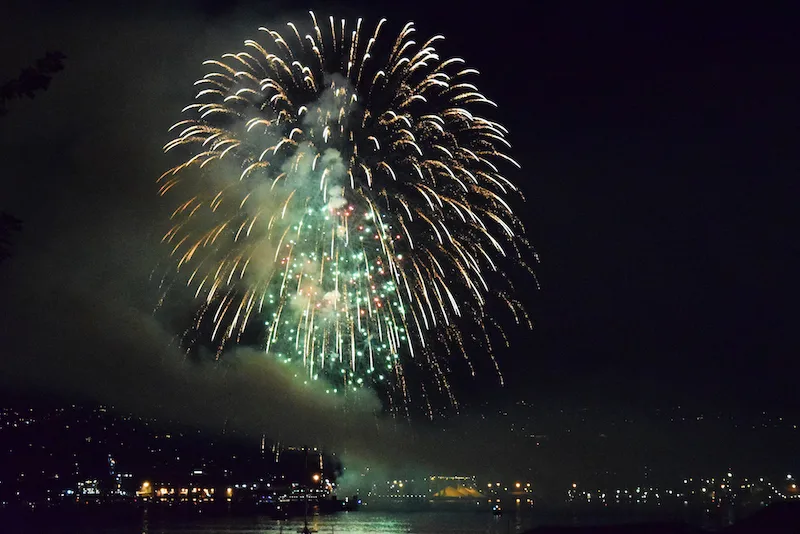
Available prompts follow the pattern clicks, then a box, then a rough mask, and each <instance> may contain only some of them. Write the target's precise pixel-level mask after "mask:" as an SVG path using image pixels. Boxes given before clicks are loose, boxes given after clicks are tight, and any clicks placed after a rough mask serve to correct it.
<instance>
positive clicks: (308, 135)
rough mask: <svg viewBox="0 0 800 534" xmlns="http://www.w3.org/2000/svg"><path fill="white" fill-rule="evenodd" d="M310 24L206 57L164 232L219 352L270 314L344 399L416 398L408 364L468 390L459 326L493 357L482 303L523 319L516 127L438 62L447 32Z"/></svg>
mask: <svg viewBox="0 0 800 534" xmlns="http://www.w3.org/2000/svg"><path fill="white" fill-rule="evenodd" d="M311 22H312V24H311V26H310V28H311V31H310V33H307V34H302V33H301V31H300V30H299V29H298V27H297V26H295V25H294V24H293V23H289V24H288V25H287V26H288V28H287V31H286V32H284V33H283V34H281V33H278V32H277V31H274V30H270V29H267V28H259V30H261V31H262V32H263V33H264V39H263V42H258V41H255V40H247V41H245V42H244V46H245V49H244V51H242V52H238V53H235V54H225V55H223V56H222V58H221V59H219V60H208V61H206V62H205V65H207V66H208V67H210V70H211V72H209V73H208V74H206V75H205V76H203V78H201V79H200V80H198V81H197V82H196V83H195V85H196V86H197V88H198V93H197V96H196V98H195V102H194V103H192V104H191V105H189V106H187V107H186V108H184V110H183V112H184V113H185V114H186V115H187V116H188V118H186V119H185V120H182V121H180V122H178V123H177V124H175V125H174V126H173V127H172V128H171V131H173V132H175V135H176V137H175V139H174V140H172V141H171V142H169V143H168V144H167V145H166V146H165V150H166V151H168V152H175V153H178V154H180V157H181V160H180V161H181V162H180V164H178V165H177V166H175V167H174V168H172V169H171V170H169V171H168V172H166V173H164V175H162V176H161V178H160V179H159V186H160V189H159V193H160V194H161V195H162V196H167V197H169V198H173V199H177V200H176V207H175V210H174V212H173V213H172V217H171V219H172V221H171V228H170V229H169V231H167V233H166V234H165V235H164V237H163V242H164V243H167V244H168V246H169V250H170V251H171V255H172V257H173V258H174V260H175V262H174V265H175V267H176V268H177V273H178V276H179V279H180V280H182V282H181V283H185V284H186V285H187V286H188V287H190V288H191V289H192V290H193V292H194V296H195V298H196V299H197V300H198V301H199V302H200V303H201V304H200V307H199V311H198V313H197V315H196V323H195V328H199V327H200V325H201V324H204V322H205V323H208V324H210V325H211V327H209V330H210V335H211V338H212V340H213V342H214V344H215V346H216V347H217V356H218V357H219V355H220V354H221V353H222V351H223V349H224V348H225V346H226V344H227V343H229V342H234V343H235V342H237V341H238V340H239V339H240V337H241V336H242V333H243V332H244V330H245V328H246V327H247V326H248V325H258V328H260V329H262V332H263V348H264V351H265V352H266V353H267V354H269V355H272V356H274V357H277V358H278V359H280V360H281V361H285V362H300V363H301V364H302V366H303V368H304V370H305V373H306V374H307V377H308V379H309V380H318V379H325V380H326V381H327V383H328V384H329V386H328V388H329V391H331V392H333V391H342V390H347V389H351V388H358V387H360V386H376V385H377V386H381V385H382V387H384V388H386V389H390V390H391V391H393V392H394V394H395V395H397V396H398V398H399V396H402V398H403V399H406V400H407V399H408V396H409V387H408V384H407V380H406V373H405V371H404V366H408V364H409V363H410V362H413V363H414V364H415V365H417V366H420V367H421V368H423V369H425V372H426V373H427V374H428V375H429V376H430V377H433V381H434V383H435V387H437V388H438V389H439V390H440V391H443V392H444V393H445V394H447V395H449V396H450V398H451V400H452V401H453V402H455V400H454V399H453V398H452V394H450V392H449V391H450V387H449V385H448V381H447V370H448V369H449V362H450V360H452V359H453V358H452V357H451V349H450V348H451V347H454V348H455V350H456V351H458V352H460V353H461V355H460V356H459V358H460V357H463V358H464V360H465V361H466V365H468V366H469V368H470V369H472V364H471V361H470V359H469V358H468V357H467V355H466V350H465V347H464V340H463V339H462V338H463V334H462V330H461V326H463V325H464V324H466V323H469V322H474V323H475V324H477V325H478V328H474V327H470V329H469V331H477V332H479V333H480V337H481V338H482V339H481V342H482V343H483V345H484V346H485V348H486V350H487V352H489V354H490V357H491V358H492V360H493V361H494V356H493V354H492V352H491V346H490V344H489V335H488V333H487V323H489V324H492V325H494V326H495V327H497V328H499V326H498V325H497V323H496V322H494V321H492V320H490V319H489V318H488V316H487V314H486V312H485V309H486V304H487V300H489V299H500V301H501V302H504V305H505V306H507V307H508V308H509V309H510V311H511V314H512V315H513V317H514V319H515V321H516V322H523V323H528V319H527V316H526V315H525V312H524V310H523V309H522V306H521V305H520V303H519V302H518V301H517V300H516V299H514V298H513V294H512V292H513V286H511V285H510V282H509V281H508V279H507V278H506V277H505V276H504V275H503V273H502V272H500V271H499V267H500V265H501V264H502V261H501V260H502V258H503V257H508V258H511V259H512V260H514V261H521V257H522V255H521V252H520V245H522V246H523V247H524V246H526V245H527V243H526V242H525V240H524V236H523V235H522V234H523V233H524V232H523V228H522V225H521V223H520V222H519V220H518V219H517V218H516V217H515V216H514V214H513V213H512V210H511V208H510V206H509V202H508V201H507V198H508V197H509V196H513V195H519V193H518V191H517V187H516V186H515V185H514V184H513V183H512V182H511V181H510V180H508V179H507V178H506V177H505V176H504V175H503V170H502V169H516V168H518V167H519V165H518V164H517V163H516V162H515V161H514V160H513V159H512V158H511V157H509V156H508V155H506V153H505V151H506V150H507V149H509V148H510V145H509V143H508V141H507V140H506V135H507V130H506V129H505V128H504V127H503V126H501V125H500V124H498V123H497V122H494V121H492V120H490V119H488V118H484V117H483V115H482V112H483V110H490V109H491V108H493V107H495V104H494V103H493V102H491V101H490V100H488V99H487V98H486V97H484V96H483V95H482V94H481V93H480V92H479V91H478V89H477V88H476V86H475V85H474V84H473V81H474V78H475V77H476V75H477V74H478V72H477V71H476V70H474V69H470V68H466V67H465V66H464V61H463V60H462V59H460V58H451V59H446V60H443V59H441V58H440V57H439V55H438V54H437V52H436V50H435V49H434V46H433V45H434V43H436V42H437V41H439V40H441V39H443V37H442V36H440V35H437V36H434V37H432V38H430V39H428V40H426V41H424V42H423V43H422V44H421V45H420V44H418V43H417V42H416V41H415V40H413V39H412V37H413V34H414V33H415V29H414V26H413V23H411V22H409V23H408V24H406V25H405V26H404V27H403V28H402V30H401V31H400V33H399V35H397V37H396V38H394V39H393V40H391V39H389V40H386V41H384V40H382V39H381V30H382V28H383V26H384V23H385V20H381V21H380V22H379V23H378V24H377V26H376V27H375V28H374V30H372V31H370V32H368V33H367V32H366V31H364V30H362V24H361V19H359V20H358V21H357V23H356V25H355V27H353V28H349V27H348V25H347V22H346V21H345V20H339V21H336V20H334V18H333V17H331V18H330V19H329V20H328V21H327V22H326V23H325V24H322V25H320V24H318V22H317V19H316V17H315V16H314V14H313V13H311ZM524 250H527V249H524ZM500 286H502V287H500ZM528 324H529V323H528ZM473 337H474V336H473ZM434 346H439V347H440V348H441V347H446V350H434V349H433V347H434ZM443 352H444V354H442V353H443ZM495 368H496V369H497V373H498V376H499V377H500V380H501V381H502V375H500V370H499V368H498V367H497V365H496V364H495ZM422 391H423V395H424V396H425V397H426V401H427V397H428V394H427V393H426V392H425V388H424V386H423V388H422Z"/></svg>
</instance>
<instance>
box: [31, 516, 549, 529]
mask: <svg viewBox="0 0 800 534" xmlns="http://www.w3.org/2000/svg"><path fill="white" fill-rule="evenodd" d="M309 525H311V526H313V527H315V528H316V529H317V531H318V533H319V534H513V533H519V532H523V531H525V530H527V529H530V528H532V527H533V526H535V525H536V522H534V518H533V517H532V516H530V515H515V514H509V515H505V516H501V517H495V516H493V515H492V514H491V513H490V512H488V511H486V512H482V513H477V512H468V511H467V512H442V511H435V512H407V513H402V512H400V513H398V512H369V511H358V512H352V513H347V512H342V513H338V514H334V515H326V516H320V517H316V518H313V520H309ZM302 527H303V520H302V519H299V520H288V521H277V520H275V519H270V518H268V517H242V518H235V517H225V518H207V519H197V520H186V521H178V520H173V521H168V522H161V521H159V522H155V521H149V522H148V521H144V522H143V523H142V524H139V525H128V526H125V527H100V526H94V527H88V528H87V527H85V526H84V527H81V528H80V532H85V533H86V534H214V533H220V534H232V533H236V534H262V533H270V534H278V533H285V534H295V533H297V531H298V529H301V528H302ZM74 528H75V527H72V528H71V527H69V526H67V525H62V526H60V527H55V528H49V529H45V530H44V531H45V532H47V533H52V534H56V533H62V532H63V533H67V532H69V533H70V534H71V533H73V532H75V530H74Z"/></svg>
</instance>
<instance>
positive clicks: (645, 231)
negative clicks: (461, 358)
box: [0, 0, 800, 413]
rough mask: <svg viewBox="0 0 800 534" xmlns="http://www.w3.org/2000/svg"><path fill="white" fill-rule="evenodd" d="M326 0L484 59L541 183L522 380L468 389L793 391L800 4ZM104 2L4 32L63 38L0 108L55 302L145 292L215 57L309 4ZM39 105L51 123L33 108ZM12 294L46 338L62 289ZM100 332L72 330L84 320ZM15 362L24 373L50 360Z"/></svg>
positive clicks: (14, 190) (14, 36)
mask: <svg viewBox="0 0 800 534" xmlns="http://www.w3.org/2000/svg"><path fill="white" fill-rule="evenodd" d="M310 7H312V8H313V9H315V10H316V11H317V12H318V13H319V14H321V15H328V14H333V13H336V14H340V13H341V14H346V15H363V16H364V17H365V18H367V19H369V20H374V19H377V18H379V17H381V16H387V17H388V18H390V19H391V21H392V22H395V23H401V22H404V21H405V20H407V19H411V20H415V21H416V22H417V26H418V28H419V30H420V32H421V33H423V34H433V33H442V34H444V35H445V36H446V37H447V41H446V44H445V45H444V47H443V48H444V49H445V50H446V53H448V54H450V55H460V56H463V57H464V58H465V59H466V60H467V62H468V63H469V64H470V65H471V66H475V67H476V68H478V69H479V70H480V71H481V74H482V77H481V81H480V88H481V90H482V91H483V92H484V93H485V94H486V95H487V96H488V97H489V98H491V99H493V100H494V101H496V102H498V104H499V110H498V118H499V119H500V122H502V123H503V124H504V125H505V126H507V127H508V128H509V129H510V131H511V138H510V139H511V141H512V144H513V145H514V155H515V157H516V158H517V159H518V160H519V161H520V162H521V163H522V166H523V171H522V172H521V173H520V174H519V175H518V176H517V177H516V181H517V182H518V183H520V184H521V185H522V188H523V191H524V193H525V195H526V197H527V203H526V204H520V205H518V206H516V208H517V210H518V211H519V212H520V213H524V215H523V219H524V220H525V222H526V225H527V227H528V230H529V234H530V238H531V241H532V243H533V245H534V246H535V248H536V249H537V251H538V252H539V254H540V256H541V264H540V265H538V266H536V271H537V273H538V275H539V280H540V282H541V286H542V289H541V290H540V291H538V292H534V291H527V290H526V291H525V292H524V293H525V294H524V295H521V296H523V297H524V300H525V301H527V302H528V303H529V308H530V310H531V313H532V316H533V318H534V320H535V329H534V331H533V332H532V333H524V332H515V333H512V331H510V333H511V341H512V348H511V350H510V351H506V352H503V353H501V354H500V355H499V357H500V359H501V362H502V365H503V367H504V369H505V370H506V376H507V377H509V386H508V387H507V388H505V389H502V390H500V389H497V388H495V387H494V386H493V385H492V384H491V383H490V382H491V381H490V380H488V379H487V380H479V381H478V383H477V384H476V386H478V387H477V388H476V390H480V391H479V392H476V393H475V398H476V399H480V398H485V399H496V400H497V402H499V403H508V402H512V401H514V400H518V399H520V398H525V399H527V400H530V401H532V402H534V403H536V402H539V403H543V404H549V403H552V404H557V403H558V402H561V401H564V402H567V401H569V402H575V403H577V404H580V403H587V404H594V405H606V406H608V407H610V408H612V407H613V409H620V410H624V409H625V408H626V406H627V407H633V406H637V407H638V406H641V405H642V404H643V403H644V404H646V405H647V404H651V405H671V404H694V405H696V406H699V407H702V406H708V405H713V406H718V407H725V408H726V409H730V410H733V411H739V410H744V409H748V410H749V409H754V410H761V409H774V410H778V411H781V412H783V413H787V412H794V413H796V412H797V411H798V409H800V402H799V401H798V396H797V395H796V393H795V391H796V386H795V382H794V381H795V380H796V378H795V377H796V376H800V364H798V358H797V349H798V343H797V341H796V337H795V335H794V331H795V328H794V327H795V323H796V321H797V318H798V313H797V311H796V301H797V295H798V293H797V283H796V278H795V277H796V273H797V272H798V271H797V267H798V261H797V259H798V254H800V250H798V248H799V247H798V239H797V233H796V232H797V225H796V223H795V221H794V219H795V218H794V217H793V216H792V215H794V211H795V210H794V207H795V204H796V202H797V193H798V186H797V185H796V184H797V176H798V171H800V155H799V152H798V147H799V146H800V103H798V95H800V92H799V91H798V89H800V84H799V83H798V82H799V81H800V74H798V72H800V71H799V70H798V67H800V64H799V63H800V61H798V56H797V51H798V50H800V42H798V41H800V37H798V32H797V31H796V27H797V21H798V17H797V13H796V12H794V11H790V10H788V9H777V8H770V7H765V6H762V5H759V6H757V7H756V6H755V5H752V6H750V9H739V8H737V7H735V6H733V5H732V3H723V2H712V3H705V4H704V6H703V7H698V6H696V5H690V4H682V3H674V2H665V3H660V2H659V3H653V2H590V1H584V2H578V1H540V2H530V3H528V2H506V1H499V2H486V3H483V4H482V5H480V6H478V5H476V6H475V7H467V4H456V3H449V2H448V3H443V2H422V1H418V0H412V1H406V2H402V3H396V4H393V5H392V6H391V7H388V8H385V9H384V8H380V7H378V6H377V3H375V2H361V1H359V2H349V3H341V2H340V3H338V4H330V3H327V4H326V3H321V2H314V3H313V5H311V6H310ZM110 9H112V8H109V7H107V6H106V5H105V4H97V5H94V6H93V5H90V4H88V3H84V4H81V5H80V6H79V7H75V6H73V5H72V4H70V7H64V6H62V5H61V4H58V3H48V2H45V3H40V4H35V5H28V6H27V7H16V8H11V11H10V15H11V16H10V17H9V19H8V20H9V21H10V22H11V23H12V24H11V25H10V26H7V27H5V28H3V32H2V33H3V34H4V36H3V44H4V45H13V46H11V47H9V46H4V50H6V52H5V53H4V55H5V57H4V58H3V59H2V63H0V67H2V68H0V73H2V75H3V78H11V77H13V76H15V75H16V74H17V72H18V70H19V69H20V68H22V67H23V66H26V65H27V64H28V63H30V62H31V60H32V59H33V58H35V57H36V56H37V55H41V54H43V53H44V52H45V51H46V50H47V49H52V48H55V49H60V50H62V51H64V52H65V53H66V54H67V56H68V59H67V63H66V69H67V70H66V71H65V72H64V73H63V74H59V75H58V77H57V78H56V79H55V80H54V81H53V84H52V87H51V89H50V90H49V91H48V93H47V94H45V95H42V96H41V97H38V98H37V99H36V100H35V101H33V102H29V103H19V105H18V106H17V105H11V106H10V113H9V115H8V116H7V117H5V118H3V119H2V122H3V124H2V127H0V134H2V135H3V136H4V138H3V150H4V151H7V154H5V155H4V159H5V160H6V171H7V172H5V173H4V174H5V176H4V177H3V181H2V184H3V185H2V187H3V189H5V190H6V191H7V192H8V194H7V195H5V194H4V195H2V196H1V197H0V208H2V209H5V210H7V211H9V212H11V213H14V214H15V215H17V216H18V217H20V218H22V219H23V220H24V221H25V223H26V226H25V231H24V232H23V233H22V234H21V235H20V236H19V243H18V249H19V250H18V255H17V256H16V257H15V258H13V259H12V260H11V261H10V262H8V263H7V265H4V266H3V267H2V271H0V272H2V273H3V279H2V281H0V284H4V285H5V286H6V287H5V288H4V294H6V295H8V294H12V295H14V294H16V295H20V294H22V295H24V294H25V293H26V291H27V289H24V288H26V287H27V284H30V285H31V286H36V287H38V288H39V289H40V293H39V294H38V295H37V296H35V297H34V298H32V299H28V298H27V297H25V298H22V297H19V298H21V299H22V301H24V302H28V303H30V302H34V303H36V306H39V307H41V303H42V302H47V299H48V298H52V299H54V300H56V301H59V302H63V299H64V296H63V295H61V294H60V293H59V292H61V291H66V292H67V293H69V295H70V296H71V297H74V296H75V294H80V295H87V294H93V293H95V292H98V291H99V292H101V293H102V294H103V295H104V297H102V298H104V299H106V298H110V299H111V300H112V301H114V303H116V304H119V303H120V302H122V303H123V305H126V306H127V305H129V303H128V301H130V302H131V304H130V306H132V307H134V308H136V309H141V310H146V309H147V308H148V303H147V299H146V295H148V294H149V292H148V291H149V290H147V289H146V286H147V283H148V282H147V280H146V276H142V273H141V272H138V271H137V272H136V273H135V274H131V270H130V264H131V263H132V262H135V261H140V260H141V261H144V260H145V259H152V260H153V261H155V258H152V252H151V251H150V250H149V249H148V246H147V243H148V241H147V239H156V237H155V236H156V234H157V232H156V231H155V226H154V225H153V224H152V219H153V218H157V217H158V214H159V209H158V208H156V207H154V205H155V204H156V202H157V201H156V196H155V189H154V187H153V186H152V184H153V182H152V180H151V178H154V177H156V176H157V174H158V173H160V172H159V170H160V169H162V168H163V167H164V166H165V164H166V163H165V162H164V161H163V160H162V159H161V155H160V152H159V147H160V145H161V144H162V143H163V142H164V141H165V140H166V138H167V136H166V132H165V130H166V128H167V127H168V126H169V125H170V124H171V123H172V121H173V119H174V118H175V117H176V116H177V113H178V111H179V103H180V102H181V101H182V99H185V98H187V95H190V85H191V83H192V81H193V80H194V79H195V78H196V77H197V74H198V73H199V72H200V69H199V61H200V60H201V59H203V58H204V57H206V56H210V55H214V54H218V53H221V52H223V51H225V50H223V49H221V48H219V47H220V46H221V45H224V46H230V47H232V46H236V45H237V44H238V43H239V42H240V41H241V40H243V39H244V38H247V37H249V36H250V35H251V33H252V32H253V31H254V30H255V28H257V27H258V26H259V25H262V24H264V23H265V22H268V21H269V20H270V17H274V18H275V19H281V20H283V19H285V18H287V15H289V14H292V13H304V11H305V10H304V9H299V8H298V7H297V6H296V4H295V3H290V2H262V3H257V4H251V3H246V2H227V3H221V2H198V3H191V2H177V3H172V4H171V7H170V8H169V11H164V10H163V9H164V8H160V7H158V3H150V4H147V3H145V4H143V5H142V6H141V7H139V8H137V9H135V10H134V9H133V8H131V9H127V8H126V9H120V10H118V11H113V10H112V11H109V10H110ZM181 20H183V21H185V25H182V24H180V21H181ZM54 28H59V29H58V30H57V31H56V30H54ZM168 34H174V35H168ZM158 46H169V48H166V49H164V50H163V51H159V50H153V49H152V47H158ZM126 73H130V77H128V75H127V74H126ZM137 85H138V86H141V91H139V90H138V89H137ZM59 94H61V95H70V96H69V97H67V96H62V97H60V96H59ZM87 95H89V96H88V97H87ZM148 98H151V99H153V101H152V102H148V101H142V99H148ZM37 108H39V109H37ZM45 110H46V111H45ZM39 120H45V121H46V122H45V125H44V127H43V128H44V129H45V130H46V131H45V130H43V129H40V128H37V127H32V126H31V124H30V122H31V121H39ZM117 121H120V122H119V123H118V122H117ZM109 138H110V139H109ZM96 143H99V145H96ZM95 146H99V147H100V148H101V150H100V151H99V152H98V151H95V150H94V148H95ZM42 195H43V196H42ZM34 199H35V201H34ZM134 235H135V236H136V237H137V238H138V240H132V241H128V238H129V237H130V236H134ZM84 236H85V237H86V238H85V239H84ZM87 258H88V263H89V264H93V265H87ZM95 260H97V261H95ZM46 261H52V262H53V263H52V266H53V269H52V270H51V269H50V268H49V267H48V266H47V265H43V262H46ZM34 266H35V267H34ZM140 271H144V270H142V269H140ZM120 273H122V274H120ZM43 279H46V280H43ZM43 286H44V287H47V288H48V289H46V290H41V288H42V287H43ZM529 286H532V284H527V285H526V284H519V287H529ZM65 287H66V288H67V289H65ZM20 288H23V289H20ZM7 301H8V302H12V303H13V304H14V306H15V307H9V306H6V307H5V311H6V312H9V310H12V311H10V312H9V313H18V314H19V317H17V319H16V320H17V322H14V323H13V324H15V325H17V326H18V325H19V324H25V325H28V327H29V328H28V329H27V332H28V335H32V334H31V332H34V333H35V336H36V337H39V338H44V339H47V337H48V335H50V333H51V332H52V328H51V327H52V324H53V321H52V319H48V318H47V315H48V311H47V310H41V311H37V312H32V311H31V310H25V309H23V310H22V311H20V308H18V307H16V306H17V303H18V301H16V300H13V298H11V299H7ZM31 306H32V307H33V305H31ZM23 308H24V306H23ZM63 321H65V322H69V321H70V318H69V317H63ZM31 325H33V327H31ZM18 332H19V330H15V331H14V332H11V331H10V330H9V329H6V332H4V338H5V339H2V341H4V342H5V344H4V346H6V347H13V353H12V351H11V350H7V351H6V352H5V353H4V355H3V357H4V358H6V359H14V360H15V364H14V366H15V369H19V368H20V367H25V365H26V364H25V361H26V360H27V359H28V358H29V357H30V356H29V354H28V352H29V353H31V354H32V353H36V354H39V356H37V357H36V358H31V361H34V362H41V361H47V358H51V357H52V358H70V357H73V355H74V353H77V352H79V351H81V350H84V348H85V347H84V346H82V345H81V346H77V345H75V346H72V347H64V346H60V347H59V349H58V351H59V353H58V355H57V356H54V355H53V353H52V352H49V351H46V350H44V349H42V340H41V339H37V340H36V342H33V341H29V340H26V339H20V337H19V336H18V335H17V334H18ZM95 334H96V331H94V330H92V329H91V328H88V329H87V331H86V336H85V337H84V336H83V335H81V334H80V333H78V334H74V337H73V336H72V335H71V336H70V337H68V339H70V340H75V339H80V340H83V342H85V343H88V344H92V343H93V340H92V336H93V335H95ZM59 335H61V334H59ZM63 339H64V338H63V337H58V338H53V340H52V346H58V345H59V344H60V343H61V341H62V340H63ZM12 341H13V343H12ZM48 346H49V345H48ZM100 346H104V345H103V344H100ZM41 353H47V354H50V356H44V360H42V359H40V357H41ZM89 361H91V360H89ZM39 364H40V363H37V364H36V365H39ZM31 365H34V364H31ZM58 368H59V369H61V368H60V367H58ZM74 372H75V373H76V374H80V371H79V370H75V371H74ZM14 376H16V375H14ZM19 377H21V378H18V379H15V380H17V382H18V384H22V386H23V387H40V388H45V389H46V388H50V387H52V384H53V382H54V381H53V380H51V379H48V378H42V379H41V381H39V379H38V378H37V373H34V372H21V374H20V375H19ZM80 382H81V380H80V379H77V380H76V383H80ZM484 382H485V383H484Z"/></svg>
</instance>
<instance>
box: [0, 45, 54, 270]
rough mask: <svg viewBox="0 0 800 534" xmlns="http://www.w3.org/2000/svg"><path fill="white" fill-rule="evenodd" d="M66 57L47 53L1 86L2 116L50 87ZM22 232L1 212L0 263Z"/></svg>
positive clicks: (6, 214) (18, 225)
mask: <svg viewBox="0 0 800 534" xmlns="http://www.w3.org/2000/svg"><path fill="white" fill-rule="evenodd" d="M65 59H66V56H65V55H64V54H62V53H61V52H47V53H46V54H45V55H44V57H41V58H39V59H37V60H36V64H35V65H34V66H32V67H27V68H25V69H22V72H21V73H20V75H19V76H18V77H17V78H15V79H13V80H9V81H7V82H5V83H4V84H3V85H2V86H0V116H3V115H6V114H7V113H8V108H7V107H6V105H7V103H8V102H9V101H11V100H14V99H15V98H22V97H23V96H26V97H28V98H33V97H34V96H36V93H38V92H40V91H45V90H47V88H48V87H49V86H50V80H51V79H52V78H53V75H54V74H55V73H57V72H59V71H61V70H63V69H64V60H65ZM21 231H22V221H21V220H19V219H17V218H16V217H14V216H13V215H11V214H10V213H7V212H5V211H2V212H0V263H2V262H3V261H4V260H6V259H8V258H9V257H10V256H11V236H12V233H15V232H21Z"/></svg>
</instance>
